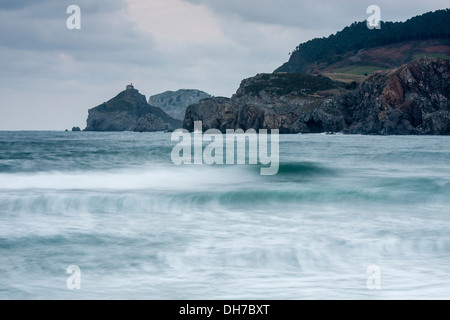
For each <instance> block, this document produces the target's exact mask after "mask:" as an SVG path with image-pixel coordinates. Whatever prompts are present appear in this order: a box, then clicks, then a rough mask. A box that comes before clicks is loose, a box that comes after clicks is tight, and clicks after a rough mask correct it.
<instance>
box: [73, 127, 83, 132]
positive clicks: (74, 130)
mask: <svg viewBox="0 0 450 320" xmlns="http://www.w3.org/2000/svg"><path fill="white" fill-rule="evenodd" d="M79 131H81V129H80V128H79V127H73V128H72V132H79Z"/></svg>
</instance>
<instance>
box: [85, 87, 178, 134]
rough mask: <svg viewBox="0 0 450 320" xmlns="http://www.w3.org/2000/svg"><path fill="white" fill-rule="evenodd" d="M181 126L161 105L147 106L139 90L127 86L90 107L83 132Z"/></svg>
mask: <svg viewBox="0 0 450 320" xmlns="http://www.w3.org/2000/svg"><path fill="white" fill-rule="evenodd" d="M181 125H182V122H181V121H179V120H176V119H173V118H171V117H169V116H168V115H167V114H166V113H164V111H162V110H161V109H160V108H157V107H153V106H150V105H149V104H148V103H147V101H146V98H145V96H144V95H142V94H140V93H139V91H138V90H135V89H127V90H125V91H122V92H121V93H119V94H118V95H117V96H116V97H114V98H113V99H111V100H109V101H108V102H105V103H103V104H101V105H99V106H97V107H95V108H92V109H90V110H89V116H88V119H87V126H86V129H85V131H137V132H150V131H164V130H169V131H172V130H175V129H178V128H180V127H181Z"/></svg>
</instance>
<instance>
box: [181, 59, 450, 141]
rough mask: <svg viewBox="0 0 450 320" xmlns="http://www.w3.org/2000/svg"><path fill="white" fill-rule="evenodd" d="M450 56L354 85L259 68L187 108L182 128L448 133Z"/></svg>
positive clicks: (402, 67)
mask: <svg viewBox="0 0 450 320" xmlns="http://www.w3.org/2000/svg"><path fill="white" fill-rule="evenodd" d="M449 64H450V61H448V60H443V59H418V60H415V61H413V62H410V63H408V64H406V65H404V66H401V67H399V68H396V69H392V70H388V71H385V72H381V73H378V74H374V75H372V76H371V77H369V78H368V79H367V80H366V81H364V82H363V83H361V84H360V85H359V86H357V87H356V85H355V84H354V83H353V84H344V83H341V82H337V81H333V80H331V79H329V78H326V77H322V76H311V75H302V74H296V73H274V74H260V75H257V76H255V77H253V78H249V79H245V80H243V81H242V83H241V86H240V88H239V89H238V91H237V92H236V94H235V95H233V97H232V98H231V99H228V98H212V99H205V100H202V101H200V103H198V104H195V105H191V106H190V107H188V109H187V110H186V116H185V119H184V124H183V125H184V128H185V129H187V130H190V131H192V130H193V123H194V121H202V122H203V129H204V130H207V129H210V128H215V129H219V130H221V131H223V132H224V131H225V130H226V129H238V128H241V129H244V130H247V129H250V128H253V129H256V130H258V129H279V130H280V133H314V132H316V133H318V132H328V131H333V132H338V131H342V132H344V133H362V134H450V113H449V112H450V103H449V101H450V99H449V95H450V85H449V83H450V79H449V75H450V68H449Z"/></svg>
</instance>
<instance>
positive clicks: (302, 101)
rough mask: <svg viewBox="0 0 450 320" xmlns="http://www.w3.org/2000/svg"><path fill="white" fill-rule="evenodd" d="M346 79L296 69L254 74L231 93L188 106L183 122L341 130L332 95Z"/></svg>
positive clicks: (290, 130) (210, 125)
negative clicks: (331, 77) (289, 71)
mask: <svg viewBox="0 0 450 320" xmlns="http://www.w3.org/2000/svg"><path fill="white" fill-rule="evenodd" d="M342 92H346V89H345V85H343V84H342V83H338V82H336V81H333V80H331V79H329V78H327V77H317V76H311V75H302V74H295V73H276V74H258V75H257V76H255V77H253V78H249V79H245V80H243V81H242V83H241V86H240V87H239V89H238V90H237V92H236V94H235V95H233V97H232V98H231V99H229V98H212V99H205V100H202V101H200V103H198V104H195V105H191V106H189V107H188V109H187V110H186V116H185V119H184V128H185V129H187V130H190V131H192V130H193V123H194V121H199V120H201V121H202V122H203V129H204V130H207V129H211V128H215V129H219V130H221V131H222V132H225V131H226V129H243V130H248V129H255V130H259V129H268V130H270V129H279V130H280V133H299V132H304V133H310V132H323V131H333V132H335V131H341V130H342V129H343V128H344V125H345V122H344V117H343V116H342V115H341V114H339V112H337V111H336V108H335V107H334V105H333V100H332V99H331V98H332V97H334V96H335V95H337V94H340V93H342Z"/></svg>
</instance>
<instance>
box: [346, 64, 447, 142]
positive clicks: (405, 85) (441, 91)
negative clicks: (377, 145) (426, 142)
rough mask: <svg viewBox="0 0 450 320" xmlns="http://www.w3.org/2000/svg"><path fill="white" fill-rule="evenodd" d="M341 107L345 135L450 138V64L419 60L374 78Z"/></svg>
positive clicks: (362, 85) (351, 95)
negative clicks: (344, 119)
mask: <svg viewBox="0 0 450 320" xmlns="http://www.w3.org/2000/svg"><path fill="white" fill-rule="evenodd" d="M340 103H341V107H342V110H343V112H344V114H346V123H347V128H346V129H345V130H344V132H346V133H362V134H433V135H436V134H437V135H444V134H450V61H448V60H440V59H419V60H415V61H412V62H410V63H408V64H406V65H404V66H401V67H399V68H397V69H394V70H390V71H386V72H383V73H380V74H376V75H373V76H371V77H370V78H369V79H367V80H366V81H365V82H363V83H362V84H361V85H360V86H359V87H358V88H357V90H356V91H355V92H352V93H349V94H347V95H345V96H343V97H342V99H341V100H340Z"/></svg>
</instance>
